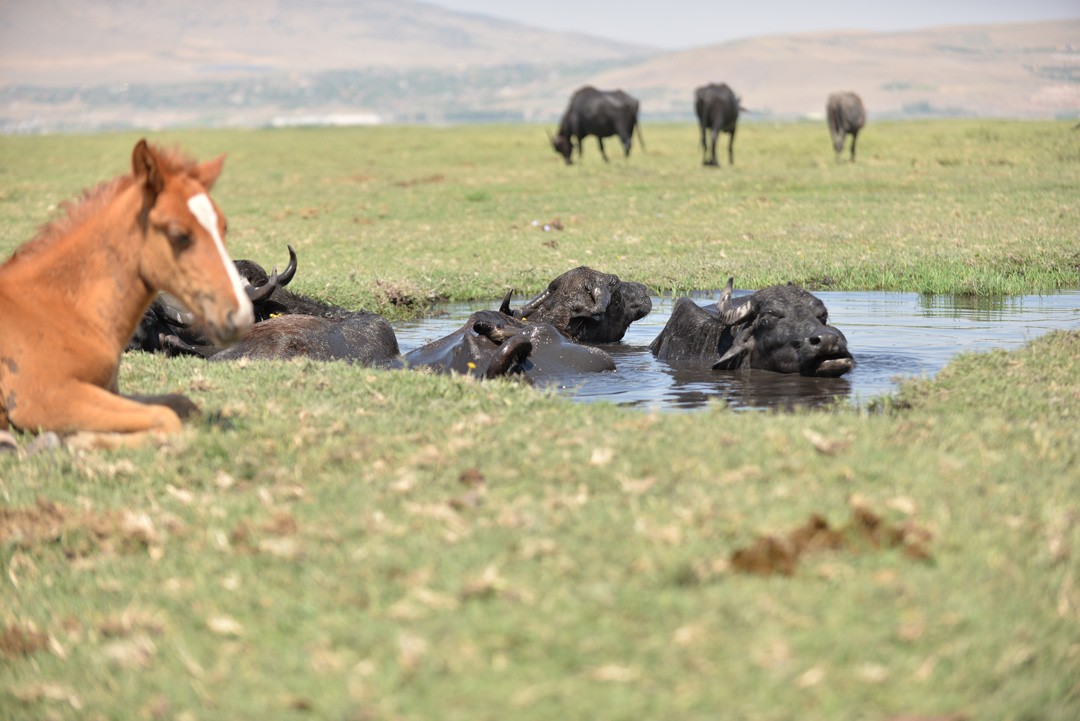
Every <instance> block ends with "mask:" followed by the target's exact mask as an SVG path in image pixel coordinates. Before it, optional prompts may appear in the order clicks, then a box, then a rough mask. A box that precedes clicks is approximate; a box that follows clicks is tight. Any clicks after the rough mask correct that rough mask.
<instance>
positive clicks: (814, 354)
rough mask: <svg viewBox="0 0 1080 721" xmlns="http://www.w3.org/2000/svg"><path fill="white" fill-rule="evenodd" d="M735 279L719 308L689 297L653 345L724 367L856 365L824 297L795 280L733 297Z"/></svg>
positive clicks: (812, 369) (835, 372) (786, 369)
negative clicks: (834, 325) (795, 283)
mask: <svg viewBox="0 0 1080 721" xmlns="http://www.w3.org/2000/svg"><path fill="white" fill-rule="evenodd" d="M731 288H732V281H731V280H730V279H729V280H728V284H727V287H725V288H724V291H723V293H722V294H721V296H720V302H719V304H718V305H717V306H715V307H713V308H702V307H700V306H698V305H697V304H695V303H694V302H693V301H691V300H689V299H687V298H683V299H680V300H679V302H678V303H677V304H676V306H675V309H674V311H672V314H671V318H670V319H669V320H668V323H667V325H666V326H664V330H663V331H661V333H660V335H659V336H657V338H656V340H654V341H653V342H652V344H651V345H650V346H649V348H650V349H651V350H652V352H653V353H654V354H655V355H656V356H657V357H659V358H662V359H665V360H672V361H696V362H704V363H708V364H709V365H710V366H711V367H712V368H714V369H718V370H734V369H737V368H757V369H759V370H767V371H775V372H778V373H799V374H801V375H804V376H818V377H837V376H841V375H843V374H845V373H847V372H848V371H850V370H851V369H852V368H854V367H855V359H854V358H852V357H851V353H850V352H849V351H848V347H847V338H845V337H844V334H843V333H841V332H840V330H838V329H837V328H835V327H833V326H831V325H829V324H828V321H829V316H828V311H827V310H826V309H825V304H824V303H822V302H821V300H820V299H818V298H816V297H814V296H813V295H811V294H810V293H808V292H807V291H805V290H803V289H802V288H800V287H798V286H795V285H790V284H789V285H774V286H770V287H768V288H763V289H761V290H759V291H757V292H756V293H754V294H752V295H749V296H745V297H742V298H732V297H731Z"/></svg>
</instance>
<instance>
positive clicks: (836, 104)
mask: <svg viewBox="0 0 1080 721" xmlns="http://www.w3.org/2000/svg"><path fill="white" fill-rule="evenodd" d="M825 118H826V120H827V121H828V123H829V135H831V136H832V143H833V149H834V150H835V151H836V154H837V156H839V155H840V153H842V152H843V151H844V140H845V139H846V138H847V136H848V135H850V136H851V159H852V161H854V160H855V141H856V140H858V139H859V131H860V130H862V127H863V125H865V124H866V110H865V109H864V108H863V102H862V98H860V97H859V96H858V95H856V94H855V93H833V94H832V95H830V96H829V100H828V102H827V103H826V104H825Z"/></svg>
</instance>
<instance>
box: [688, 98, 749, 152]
mask: <svg viewBox="0 0 1080 721" xmlns="http://www.w3.org/2000/svg"><path fill="white" fill-rule="evenodd" d="M694 111H695V112H696V113H697V117H698V125H700V126H701V152H702V155H703V164H704V165H719V163H717V162H716V139H717V137H719V135H720V133H722V132H723V133H727V134H728V146H727V154H728V163H729V164H731V165H734V164H735V154H734V151H733V150H732V146H733V145H734V144H735V123H736V122H737V121H738V119H739V98H738V97H737V96H736V95H735V93H734V92H733V91H732V89H731V88H729V87H728V86H727V84H726V83H720V84H719V85H717V84H716V83H709V84H708V85H702V86H701V87H700V88H698V89H697V90H695V91H694ZM706 129H708V131H709V133H710V136H711V138H712V143H711V145H708V144H706V142H705V130H706Z"/></svg>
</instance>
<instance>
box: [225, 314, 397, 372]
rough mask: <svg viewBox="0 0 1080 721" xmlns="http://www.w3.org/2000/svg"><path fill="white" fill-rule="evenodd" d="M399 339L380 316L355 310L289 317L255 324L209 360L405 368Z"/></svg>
mask: <svg viewBox="0 0 1080 721" xmlns="http://www.w3.org/2000/svg"><path fill="white" fill-rule="evenodd" d="M399 352H400V351H399V349H398V342H397V336H396V335H395V334H394V329H393V328H391V327H390V324H389V323H388V322H387V321H386V319H385V318H383V317H382V316H380V315H376V314H375V313H368V312H365V311H353V312H348V313H346V314H343V315H337V316H335V317H326V316H318V315H301V314H285V315H278V316H274V317H273V318H268V319H267V320H264V321H262V322H259V323H256V324H255V325H253V326H252V327H251V330H250V331H248V332H247V334H246V335H244V337H243V338H241V339H240V340H238V341H237V342H236V343H234V344H232V345H231V346H229V347H228V348H224V349H214V350H213V352H211V353H209V354H208V357H209V359H210V360H213V361H224V360H238V359H240V358H247V359H249V360H288V359H290V358H301V357H302V358H311V359H312V360H317V361H332V360H341V361H347V362H349V363H359V364H361V365H370V366H380V367H387V368H396V367H400V366H401V358H400V355H399Z"/></svg>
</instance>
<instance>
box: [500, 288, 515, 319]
mask: <svg viewBox="0 0 1080 721" xmlns="http://www.w3.org/2000/svg"><path fill="white" fill-rule="evenodd" d="M513 294H514V289H513V288H511V289H510V290H508V291H506V295H505V296H503V299H502V305H500V306H499V312H500V313H502V314H503V315H508V316H510V317H511V318H513V317H514V311H512V310H511V309H510V296H512V295H513Z"/></svg>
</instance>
